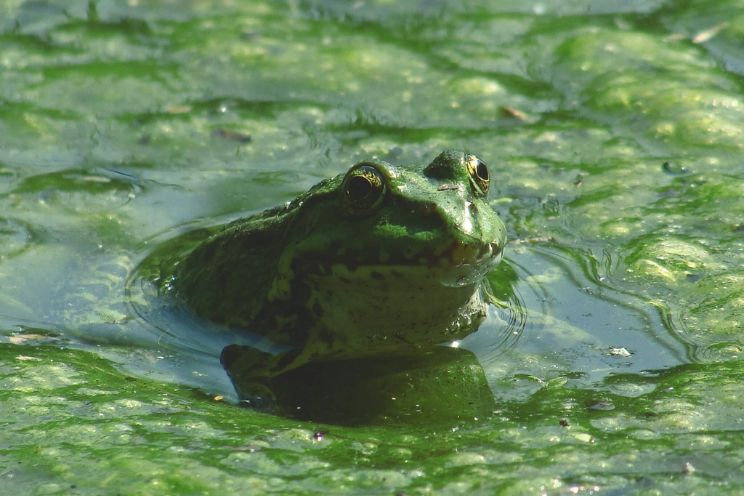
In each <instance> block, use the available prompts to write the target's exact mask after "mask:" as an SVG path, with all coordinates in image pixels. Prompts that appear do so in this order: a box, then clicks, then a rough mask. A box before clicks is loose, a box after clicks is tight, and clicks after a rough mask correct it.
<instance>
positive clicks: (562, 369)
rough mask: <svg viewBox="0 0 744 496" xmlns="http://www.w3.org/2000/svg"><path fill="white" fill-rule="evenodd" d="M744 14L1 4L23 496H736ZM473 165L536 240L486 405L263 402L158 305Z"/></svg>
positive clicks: (733, 8)
mask: <svg viewBox="0 0 744 496" xmlns="http://www.w3.org/2000/svg"><path fill="white" fill-rule="evenodd" d="M742 12H744V3H743V2H741V1H737V0H725V1H718V2H712V1H702V0H699V1H689V2H662V1H640V0H639V1H633V2H613V1H607V2H602V3H601V5H600V4H597V3H596V2H584V1H578V0H577V1H571V2H547V1H541V2H532V1H521V2H498V3H494V2H477V1H472V2H465V3H462V2H458V3H454V2H452V3H450V2H433V1H432V2H417V3H413V2H411V3H403V2H396V3H388V2H367V1H362V2H353V3H349V2H334V1H329V0H325V1H304V2H303V1H289V2H282V3H278V2H277V3H274V2H258V1H256V2H217V1H213V2H210V1H200V0H192V1H189V2H169V1H156V2H137V1H134V0H132V1H129V2H108V1H99V2H86V1H70V2H64V3H63V2H47V1H28V2H22V1H0V357H1V358H0V398H1V400H0V418H2V419H3V420H2V423H3V435H2V436H0V460H1V461H2V468H1V469H0V492H7V491H10V490H11V489H12V491H13V492H14V493H15V494H100V493H101V492H119V493H122V494H154V493H158V494H162V493H166V494H169V493H172V494H191V493H193V494H211V493H217V492H219V493H220V494H237V493H244V492H275V493H279V494H287V493H297V494H307V493H323V494H327V493H331V494H334V493H335V494H346V493H350V492H357V493H362V494H396V493H399V492H404V493H406V494H427V493H435V494H461V493H463V492H471V493H476V494H477V493H482V494H493V493H497V492H499V491H501V492H505V493H511V494H542V493H547V494H589V493H600V494H628V493H630V494H636V493H640V494H667V493H690V492H698V493H704V494H705V493H716V494H719V493H723V494H726V493H731V494H734V493H738V492H740V491H741V488H742V487H744V476H743V475H742V472H741V469H740V466H741V460H742V458H743V457H744V435H743V433H744V416H742V414H741V405H740V398H741V397H742V394H744V388H743V387H742V384H744V380H742V379H744V366H743V365H742V362H741V358H740V356H741V354H742V350H744V332H743V331H744V329H743V327H744V311H743V310H742V308H744V273H743V272H742V269H741V267H742V266H744V264H743V261H744V241H743V240H744V220H743V219H744V217H743V215H744V214H743V212H744V168H742V156H744V154H743V153H742V152H743V151H744V139H743V138H744V125H742V122H744V97H743V96H742V95H744V86H743V83H742V76H744V57H743V56H742V53H744V51H743V50H742V41H741V40H742V39H744V38H742V37H743V36H744V14H742ZM453 147H454V148H461V149H467V150H471V151H473V152H475V153H477V154H478V155H479V156H480V157H481V158H483V159H484V160H485V161H486V163H488V164H489V166H490V169H491V174H492V177H493V179H492V186H491V187H492V192H491V202H492V205H493V207H494V209H495V210H496V211H497V212H498V213H499V214H500V215H501V217H502V218H503V219H504V221H505V223H506V225H507V227H508V229H509V238H510V240H512V243H510V244H509V245H508V246H507V249H506V253H505V261H504V262H503V263H502V265H501V266H500V267H499V268H497V269H496V270H495V271H494V272H493V273H492V274H491V275H490V277H491V280H492V281H493V284H494V287H495V288H496V290H497V292H498V291H499V290H500V291H501V292H502V293H503V294H501V295H498V296H502V297H505V296H508V297H511V298H512V305H511V307H510V308H509V309H508V310H497V309H492V310H491V311H492V315H491V316H490V317H489V320H488V322H487V323H486V325H484V326H483V327H482V328H481V329H480V330H479V331H478V332H477V333H475V334H473V335H471V336H470V337H468V338H467V339H465V340H463V342H462V343H461V346H462V348H463V349H464V350H470V351H472V352H473V354H474V356H475V359H476V360H477V363H478V364H480V366H481V367H482V371H483V374H484V375H483V377H484V378H485V381H486V386H487V389H488V390H489V391H490V393H491V395H492V400H493V408H492V409H491V410H490V412H487V414H486V415H480V414H478V415H475V414H473V415H472V416H471V417H467V418H466V417H464V416H462V415H460V416H458V415H456V414H455V415H452V416H450V415H449V413H448V412H451V410H452V409H449V410H447V411H440V412H439V413H438V414H436V415H423V414H422V415H421V416H420V417H418V418H417V417H416V416H415V415H414V418H413V420H412V419H408V420H407V421H395V422H393V421H390V422H387V423H386V422H377V423H370V424H369V425H357V426H341V425H335V424H321V423H318V422H305V421H300V420H292V419H288V418H284V417H279V416H272V415H267V414H261V413H256V412H254V411H252V410H250V409H245V408H239V407H238V406H236V403H235V402H236V401H237V397H236V395H235V392H234V391H233V388H232V385H231V384H230V382H229V380H228V378H227V376H226V375H225V372H224V370H223V369H222V367H221V366H220V364H219V360H218V357H219V350H220V349H221V347H222V345H223V344H225V343H227V342H228V341H229V339H228V338H227V337H225V336H221V337H219V338H217V337H215V338H214V339H208V338H205V334H204V333H203V332H200V330H199V326H198V325H197V323H195V322H193V321H189V319H188V317H184V316H178V315H173V314H169V313H167V312H161V313H160V314H158V313H157V309H155V310H154V312H155V313H154V314H150V315H145V317H147V318H143V316H142V315H140V314H138V313H137V311H136V309H137V301H139V300H137V298H140V297H144V296H146V295H147V288H146V287H143V286H141V285H137V282H138V281H137V280H136V278H134V276H133V274H136V271H135V268H136V267H137V265H138V264H139V263H140V262H141V261H142V260H143V259H145V257H146V256H147V255H148V254H150V253H152V251H153V250H154V249H155V248H156V247H158V246H160V245H161V244H162V243H163V242H164V241H165V240H167V239H169V238H171V237H173V236H176V235H178V234H180V233H183V232H186V231H189V230H192V229H196V228H199V227H203V226H207V225H212V224H214V223H219V222H223V221H227V220H231V219H234V218H237V217H239V216H241V215H245V214H246V213H250V212H255V211H258V210H261V209H263V208H266V207H270V206H274V205H278V204H281V203H283V202H285V201H288V200H290V199H291V198H293V197H294V196H295V195H296V194H298V193H300V192H302V191H304V190H306V189H307V188H308V187H310V186H311V185H312V184H314V183H315V182H317V181H318V180H320V179H322V178H325V177H328V176H331V175H334V174H337V173H339V172H342V171H344V170H346V168H347V167H348V166H349V165H350V164H352V163H355V162H357V161H359V160H362V159H366V158H370V157H379V158H382V159H384V160H388V161H390V162H392V163H424V162H427V161H429V160H431V158H433V157H434V156H435V155H436V154H437V153H438V152H439V151H440V150H441V149H444V148H453ZM138 288H140V289H142V288H144V293H140V292H138V291H139V290H138ZM127 292H129V294H130V296H132V298H133V300H134V301H133V302H131V303H128V302H127V299H126V295H127ZM143 295H144V296H143ZM154 317H157V318H154ZM505 321H510V322H511V323H510V324H508V323H505ZM223 339H224V341H222V340H223ZM443 370H444V371H446V370H445V369H443ZM463 370H464V369H463ZM419 380H420V379H419ZM420 384H421V385H425V384H426V383H424V382H420ZM463 411H466V412H468V413H472V412H471V411H470V410H466V409H463ZM473 411H474V410H473ZM476 416H477V418H473V417H476ZM398 420H400V419H398Z"/></svg>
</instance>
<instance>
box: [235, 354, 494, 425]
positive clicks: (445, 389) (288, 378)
mask: <svg viewBox="0 0 744 496" xmlns="http://www.w3.org/2000/svg"><path fill="white" fill-rule="evenodd" d="M251 351H252V348H249V349H247V350H246V347H241V346H237V345H231V346H228V347H227V348H226V349H225V351H224V352H223V359H222V363H223V365H224V367H225V369H226V371H227V372H228V375H229V376H230V378H231V379H232V382H233V384H234V385H235V388H236V390H237V391H238V395H239V396H240V397H241V398H242V399H243V404H245V405H246V406H253V405H254V403H255V401H256V397H255V389H254V384H253V383H252V381H251V380H250V379H247V378H249V377H251V375H252V372H251V367H252V365H254V362H253V360H251V359H250V357H251V356H252V353H251ZM266 386H267V387H268V388H269V389H270V391H271V393H272V394H273V397H274V403H275V405H274V407H273V408H272V410H274V412H275V413H279V414H281V415H284V416H288V417H293V418H298V419H302V420H312V421H316V422H327V423H335V424H345V425H356V424H379V423H389V422H394V423H409V422H425V423H436V422H439V421H451V420H461V419H472V418H474V417H485V416H487V415H490V414H491V412H492V411H493V410H494V408H495V403H494V399H493V395H492V394H491V390H490V389H489V387H488V382H487V381H486V376H485V374H484V372H483V368H482V367H481V366H480V364H479V362H478V360H477V358H476V357H475V355H474V354H473V353H471V352H469V351H467V350H463V349H460V348H452V347H445V346H441V347H436V348H434V349H432V350H429V351H426V352H420V353H408V354H402V355H394V356H384V357H376V358H361V359H355V360H337V361H329V362H318V363H309V364H307V365H304V366H302V367H300V368H298V369H295V370H292V371H290V372H287V373H285V374H282V375H280V376H278V377H274V378H272V379H269V380H268V381H267V383H266Z"/></svg>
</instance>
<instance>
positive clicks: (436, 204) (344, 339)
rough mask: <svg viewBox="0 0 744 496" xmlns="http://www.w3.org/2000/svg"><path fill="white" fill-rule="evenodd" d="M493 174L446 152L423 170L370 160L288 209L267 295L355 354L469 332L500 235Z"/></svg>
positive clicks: (480, 313)
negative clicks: (299, 310) (298, 307)
mask: <svg viewBox="0 0 744 496" xmlns="http://www.w3.org/2000/svg"><path fill="white" fill-rule="evenodd" d="M490 181H491V178H490V174H489V170H488V167H487V166H486V165H485V163H484V162H483V161H481V160H480V159H479V158H477V157H476V156H474V155H471V154H468V153H462V152H457V151H445V152H443V153H441V154H440V155H439V156H437V157H436V158H435V159H434V160H433V161H432V162H431V163H430V164H429V165H427V166H425V167H404V166H393V165H390V164H388V163H386V162H383V161H378V160H366V161H363V162H360V163H357V164H355V165H353V166H352V167H351V168H350V169H349V170H348V171H347V172H346V173H345V174H342V175H339V176H337V177H335V178H332V179H328V180H326V181H323V182H321V183H320V184H318V185H317V186H316V187H314V188H313V189H311V190H310V191H309V192H308V193H306V194H305V195H302V196H300V197H299V198H297V199H296V200H295V201H294V202H292V204H290V205H289V206H288V210H291V211H293V212H294V215H292V216H291V217H292V218H291V220H289V221H288V223H287V225H286V229H287V230H286V231H285V232H286V238H285V239H286V243H285V249H284V251H283V252H282V254H281V256H280V257H279V262H278V267H277V269H278V270H277V277H276V279H275V281H274V284H273V287H272V290H271V291H270V293H269V299H270V300H285V301H286V300H290V299H291V300H292V301H295V302H297V301H302V302H303V303H302V304H303V306H304V308H305V309H306V310H307V312H309V315H311V316H312V318H310V319H308V320H309V321H312V322H317V323H318V325H316V326H315V328H316V329H319V331H318V332H319V333H320V335H319V339H321V340H324V341H326V344H327V345H328V344H330V343H328V341H333V342H334V345H331V346H330V347H331V348H334V349H336V350H343V351H339V353H342V354H348V355H358V354H359V353H360V352H361V350H367V351H369V352H370V353H376V352H378V351H384V350H385V349H389V348H391V347H394V346H400V345H401V344H402V343H405V344H409V345H415V346H421V345H425V344H432V343H441V342H446V341H448V340H452V339H456V338H459V337H461V336H462V335H465V334H467V333H469V332H472V330H473V329H474V328H475V327H477V324H479V323H480V321H481V320H482V319H483V318H484V316H485V304H484V303H483V300H482V299H481V294H480V293H481V291H480V289H481V284H482V283H483V279H484V276H485V274H486V273H487V272H488V271H489V270H490V269H491V268H492V267H493V266H494V265H495V264H496V263H498V261H499V260H500V258H501V254H502V250H503V248H504V244H505V243H506V230H505V227H504V224H503V222H502V221H501V220H500V219H499V217H498V216H497V215H496V213H495V212H494V211H493V209H492V208H491V207H490V206H489V204H488V202H487V195H488V191H489V185H490Z"/></svg>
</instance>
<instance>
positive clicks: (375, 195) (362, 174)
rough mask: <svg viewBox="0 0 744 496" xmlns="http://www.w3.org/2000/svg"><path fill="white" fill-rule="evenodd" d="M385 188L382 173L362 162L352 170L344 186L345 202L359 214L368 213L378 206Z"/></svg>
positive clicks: (345, 179) (347, 175)
mask: <svg viewBox="0 0 744 496" xmlns="http://www.w3.org/2000/svg"><path fill="white" fill-rule="evenodd" d="M385 190H386V188H385V179H384V178H383V177H382V174H380V172H379V171H378V170H377V169H376V168H374V167H372V166H371V165H367V164H360V165H358V166H356V167H354V168H353V169H352V170H350V171H349V172H348V173H347V174H346V177H345V178H344V182H343V186H342V191H343V194H344V199H345V200H346V201H345V203H346V204H347V205H348V206H349V207H350V209H351V210H352V211H353V212H354V213H357V214H364V213H367V212H369V211H370V210H372V209H373V208H375V207H377V206H378V205H379V204H380V202H381V201H382V199H383V197H384V196H385Z"/></svg>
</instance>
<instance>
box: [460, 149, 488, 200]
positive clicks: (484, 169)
mask: <svg viewBox="0 0 744 496" xmlns="http://www.w3.org/2000/svg"><path fill="white" fill-rule="evenodd" d="M465 164H466V165H467V168H468V175H469V176H470V183H471V184H472V185H473V189H475V191H476V193H479V194H481V195H483V196H485V195H486V194H487V193H488V186H489V184H490V181H491V178H490V176H489V174H488V166H487V165H486V163H485V162H483V160H481V159H479V158H478V157H476V156H475V155H468V156H467V157H465Z"/></svg>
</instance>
